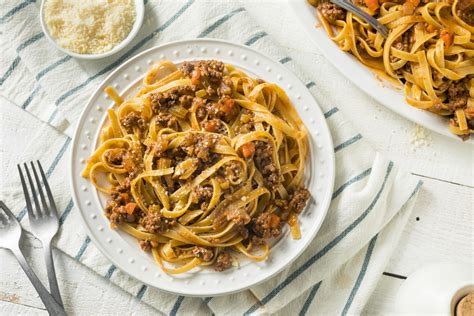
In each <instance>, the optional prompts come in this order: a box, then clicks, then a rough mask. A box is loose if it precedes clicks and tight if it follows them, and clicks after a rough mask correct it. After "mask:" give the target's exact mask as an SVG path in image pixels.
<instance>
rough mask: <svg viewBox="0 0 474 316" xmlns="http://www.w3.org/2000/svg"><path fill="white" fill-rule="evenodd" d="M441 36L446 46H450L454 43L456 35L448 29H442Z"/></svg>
mask: <svg viewBox="0 0 474 316" xmlns="http://www.w3.org/2000/svg"><path fill="white" fill-rule="evenodd" d="M439 36H440V38H441V39H442V40H443V42H444V45H445V46H446V48H448V47H450V46H451V45H452V44H453V40H454V35H453V34H451V33H450V32H449V30H448V29H442V30H441V33H440V35H439Z"/></svg>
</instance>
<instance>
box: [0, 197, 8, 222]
mask: <svg viewBox="0 0 474 316" xmlns="http://www.w3.org/2000/svg"><path fill="white" fill-rule="evenodd" d="M0 208H1V209H2V210H4V209H8V208H7V206H6V205H5V204H4V203H3V201H0ZM0 222H2V225H7V224H8V213H7V212H6V211H4V212H0Z"/></svg>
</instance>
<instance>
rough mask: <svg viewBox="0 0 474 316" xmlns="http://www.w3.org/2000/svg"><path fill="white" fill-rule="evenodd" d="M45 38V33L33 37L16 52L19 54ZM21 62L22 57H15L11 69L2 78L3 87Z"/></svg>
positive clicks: (0, 81) (0, 79)
mask: <svg viewBox="0 0 474 316" xmlns="http://www.w3.org/2000/svg"><path fill="white" fill-rule="evenodd" d="M43 37H44V33H43V32H41V33H38V34H35V35H33V36H32V37H30V38H29V39H27V40H26V41H24V42H23V43H21V44H20V45H19V46H18V47H17V48H16V52H17V53H19V52H21V51H22V50H24V49H25V48H27V47H28V46H30V45H31V44H33V43H35V42H36V41H38V40H39V39H41V38H43ZM20 61H21V58H20V56H17V57H15V59H14V60H13V62H12V63H11V65H10V67H8V69H7V71H6V72H5V74H4V75H3V76H2V78H0V86H1V85H3V83H4V82H5V80H7V79H8V77H10V76H11V74H12V73H13V71H14V70H15V68H16V67H17V66H18V65H19V64H20Z"/></svg>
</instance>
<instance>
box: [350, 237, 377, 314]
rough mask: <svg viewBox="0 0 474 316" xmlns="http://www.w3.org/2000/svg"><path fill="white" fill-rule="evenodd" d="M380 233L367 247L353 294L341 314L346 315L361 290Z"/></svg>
mask: <svg viewBox="0 0 474 316" xmlns="http://www.w3.org/2000/svg"><path fill="white" fill-rule="evenodd" d="M378 235H379V234H377V235H375V236H374V237H373V238H372V239H371V240H370V243H369V247H368V248H367V252H366V254H365V258H364V262H363V263H362V267H361V269H360V272H359V275H358V276H357V280H356V283H355V284H354V287H353V288H352V290H351V294H350V295H349V298H348V299H347V302H346V305H345V306H344V309H343V310H342V313H341V314H342V315H344V316H345V315H347V312H348V311H349V308H350V307H351V304H352V301H353V300H354V297H355V295H356V294H357V291H358V290H359V287H360V284H361V283H362V280H364V277H365V273H366V272H367V267H368V266H369V262H370V257H371V256H372V252H373V251H374V247H375V242H376V241H377V237H378Z"/></svg>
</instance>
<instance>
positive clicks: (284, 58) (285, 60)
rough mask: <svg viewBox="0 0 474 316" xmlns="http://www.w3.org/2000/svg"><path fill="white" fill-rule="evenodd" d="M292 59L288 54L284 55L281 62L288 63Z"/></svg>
mask: <svg viewBox="0 0 474 316" xmlns="http://www.w3.org/2000/svg"><path fill="white" fill-rule="evenodd" d="M291 60H292V59H291V57H288V56H286V57H283V58H282V59H280V63H282V64H286V63H287V62H289V61H291Z"/></svg>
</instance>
